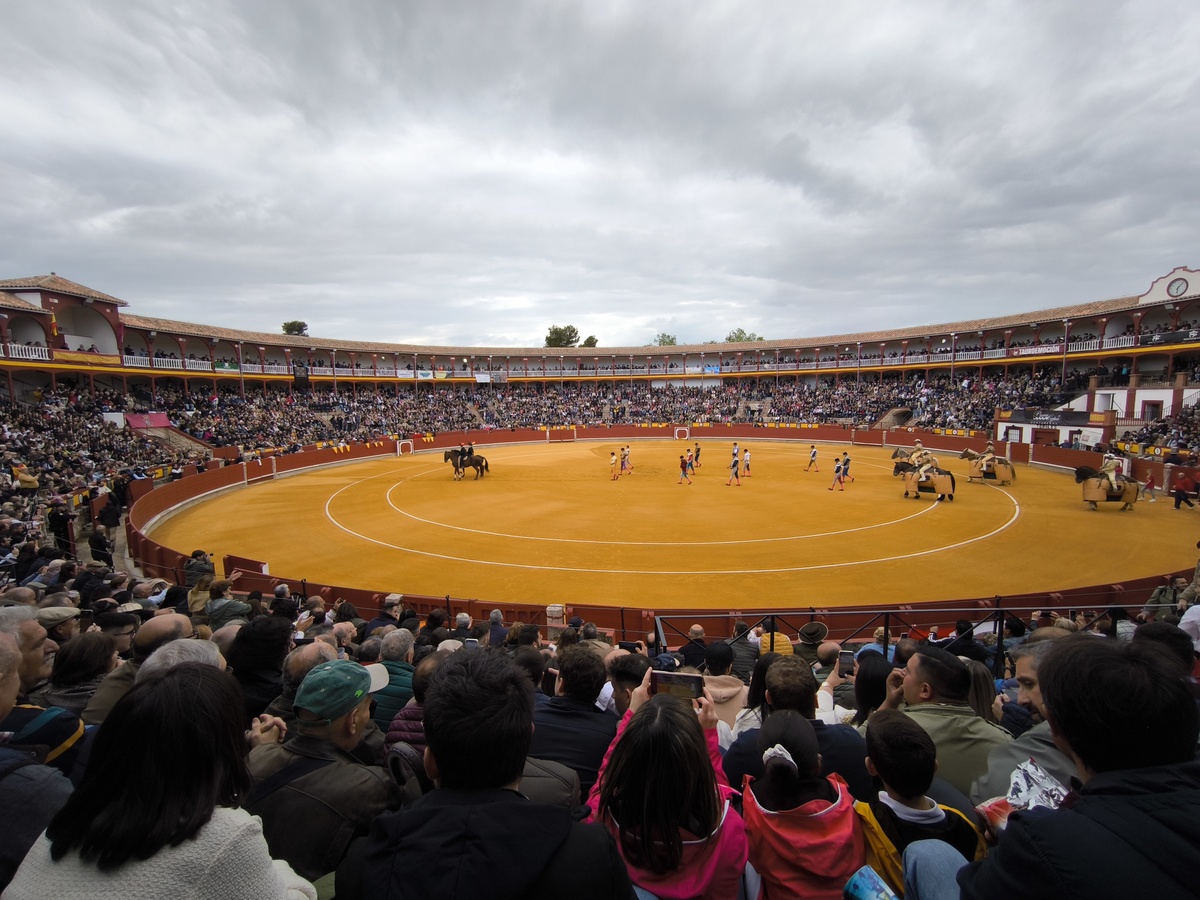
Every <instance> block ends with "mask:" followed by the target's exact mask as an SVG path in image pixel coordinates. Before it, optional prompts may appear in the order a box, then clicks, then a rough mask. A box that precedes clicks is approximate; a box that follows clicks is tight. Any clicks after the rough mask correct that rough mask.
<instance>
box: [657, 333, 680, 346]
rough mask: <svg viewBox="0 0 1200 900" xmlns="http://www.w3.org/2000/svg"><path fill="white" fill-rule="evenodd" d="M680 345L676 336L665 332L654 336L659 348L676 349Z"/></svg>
mask: <svg viewBox="0 0 1200 900" xmlns="http://www.w3.org/2000/svg"><path fill="white" fill-rule="evenodd" d="M676 343H678V342H677V341H676V340H675V335H673V334H667V333H666V332H665V331H660V332H659V333H658V334H656V335H655V336H654V344H655V346H658V347H674V346H675V345H676Z"/></svg>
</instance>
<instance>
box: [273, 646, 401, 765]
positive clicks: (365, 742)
mask: <svg viewBox="0 0 1200 900" xmlns="http://www.w3.org/2000/svg"><path fill="white" fill-rule="evenodd" d="M335 659H337V651H336V650H334V649H333V647H331V646H329V644H326V643H325V642H323V641H316V642H314V643H312V644H305V645H303V646H300V647H297V648H296V649H295V650H293V651H292V652H291V653H289V654H288V655H287V657H286V658H285V659H284V661H283V681H282V688H281V689H280V691H279V696H278V697H276V698H275V699H274V700H272V701H271V703H270V705H269V706H267V709H266V714H267V715H269V716H277V717H278V718H280V719H282V720H283V722H284V724H285V725H286V726H287V729H288V730H287V732H286V733H285V734H284V736H283V739H284V741H285V742H286V741H290V740H291V739H292V738H294V737H295V736H296V735H298V734H299V733H300V731H299V729H297V728H294V727H293V726H294V725H295V722H296V709H295V701H296V692H297V691H298V690H300V685H301V684H303V683H304V676H305V675H307V674H308V673H309V672H311V671H312V670H313V669H315V668H316V667H317V666H319V665H321V663H326V662H331V661H333V660H335ZM352 752H353V754H354V756H355V757H356V758H357V759H359V760H361V761H362V762H363V763H365V764H367V765H369V766H381V765H383V754H384V749H383V732H382V731H380V729H379V726H378V725H376V724H375V722H374V720H371V721H370V722H368V723H367V725H366V727H365V729H364V734H363V739H362V743H360V744H359V745H358V746H357V747H355V748H354V750H353V751H352Z"/></svg>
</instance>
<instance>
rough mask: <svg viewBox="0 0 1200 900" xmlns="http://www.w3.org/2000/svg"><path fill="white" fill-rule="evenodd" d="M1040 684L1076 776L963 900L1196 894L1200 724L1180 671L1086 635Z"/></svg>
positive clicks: (1046, 667) (976, 870)
mask: <svg viewBox="0 0 1200 900" xmlns="http://www.w3.org/2000/svg"><path fill="white" fill-rule="evenodd" d="M1038 683H1039V685H1040V687H1041V693H1042V703H1043V706H1044V708H1045V710H1046V715H1047V720H1048V721H1049V722H1050V728H1051V730H1052V731H1053V733H1054V736H1055V739H1056V741H1057V742H1058V743H1059V745H1060V746H1061V747H1063V749H1064V750H1066V751H1067V752H1068V753H1069V754H1070V755H1071V756H1072V758H1073V759H1074V760H1075V765H1076V767H1077V769H1078V770H1079V778H1078V780H1077V781H1076V782H1075V783H1074V790H1072V791H1071V792H1070V793H1069V794H1068V795H1067V797H1066V798H1065V799H1064V800H1063V802H1062V804H1061V805H1060V806H1059V808H1058V809H1043V808H1039V809H1032V810H1028V811H1024V812H1016V813H1013V814H1012V815H1011V816H1010V817H1009V819H1008V825H1007V827H1006V828H1005V829H1004V831H1003V833H1002V834H1001V836H1000V843H999V845H998V846H997V847H996V848H995V849H993V850H992V851H991V852H990V853H989V854H988V856H987V858H986V859H985V860H983V861H982V862H978V863H972V864H971V865H969V866H966V867H963V868H962V869H961V871H959V872H958V885H959V888H960V889H961V892H962V896H963V897H964V898H967V897H969V898H975V897H995V898H1004V900H1012V898H1013V897H1022V898H1047V900H1049V898H1055V900H1058V898H1071V897H1081V898H1082V897H1129V896H1143V897H1154V898H1155V900H1163V898H1184V897H1188V898H1192V897H1195V896H1196V873H1197V871H1200V829H1198V828H1197V827H1196V812H1195V811H1196V809H1197V807H1198V805H1200V761H1197V759H1196V741H1197V737H1198V736H1200V715H1198V714H1197V709H1196V703H1195V701H1194V700H1193V698H1192V695H1191V691H1190V690H1189V688H1188V686H1187V684H1186V683H1185V682H1184V680H1183V679H1182V678H1180V677H1179V673H1178V671H1177V670H1176V668H1172V663H1171V662H1170V661H1169V660H1168V659H1166V658H1164V652H1163V651H1162V650H1161V649H1160V648H1159V647H1156V646H1154V645H1153V643H1145V642H1127V641H1120V640H1115V639H1108V640H1104V639H1099V638H1095V637H1092V636H1091V635H1079V636H1076V637H1071V638H1066V639H1064V640H1061V641H1059V642H1058V643H1057V644H1056V645H1055V646H1054V648H1053V649H1052V650H1050V651H1049V652H1048V653H1047V655H1046V657H1045V659H1044V660H1042V662H1041V665H1040V666H1039V667H1038ZM910 849H911V848H910ZM922 852H923V850H918V851H917V854H918V856H919V855H920V854H921V853H922ZM910 863H913V864H915V865H912V866H911V868H913V869H916V870H918V871H919V869H920V865H921V861H920V859H919V858H915V859H913V860H910V859H909V858H908V856H907V854H906V858H905V866H906V878H907V877H908V874H907V870H908V869H909V868H910ZM918 886H919V888H920V890H921V895H922V896H924V891H925V888H926V887H927V885H926V884H925V883H923V882H918Z"/></svg>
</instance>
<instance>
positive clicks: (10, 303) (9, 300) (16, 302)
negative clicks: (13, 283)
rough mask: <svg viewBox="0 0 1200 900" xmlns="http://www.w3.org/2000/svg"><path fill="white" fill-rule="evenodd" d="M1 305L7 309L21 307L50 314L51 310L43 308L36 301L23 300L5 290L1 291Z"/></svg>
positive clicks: (28, 310) (27, 310)
mask: <svg viewBox="0 0 1200 900" xmlns="http://www.w3.org/2000/svg"><path fill="white" fill-rule="evenodd" d="M0 306H2V307H4V308H5V309H19V310H22V311H23V312H39V313H46V314H49V310H45V309H42V308H41V307H40V306H38V305H37V304H36V303H30V302H29V301H28V300H22V299H21V298H20V297H14V296H13V295H12V294H6V293H5V292H4V291H0Z"/></svg>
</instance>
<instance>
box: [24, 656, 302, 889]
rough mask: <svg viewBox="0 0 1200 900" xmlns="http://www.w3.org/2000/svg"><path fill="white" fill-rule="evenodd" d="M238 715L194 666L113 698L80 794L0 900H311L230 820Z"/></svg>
mask: <svg viewBox="0 0 1200 900" xmlns="http://www.w3.org/2000/svg"><path fill="white" fill-rule="evenodd" d="M240 709H241V701H240V698H239V697H238V689H237V684H236V683H235V682H234V681H233V678H232V677H230V676H229V675H227V674H225V673H223V672H220V671H218V670H216V669H214V668H212V667H211V666H205V665H198V664H194V663H189V664H185V665H181V666H178V667H175V668H173V669H171V670H169V671H167V672H163V673H161V674H159V675H158V676H157V677H154V678H149V679H147V680H145V681H144V682H143V683H142V684H140V685H138V686H137V687H135V688H134V689H133V690H131V691H130V692H129V693H128V694H126V695H125V696H124V697H122V698H121V699H120V700H119V701H118V702H117V704H116V705H115V706H114V707H113V710H112V713H111V715H110V716H109V718H108V721H107V724H106V725H105V726H104V727H103V728H101V729H100V730H99V731H98V733H97V735H96V740H95V742H94V745H93V747H92V752H91V757H90V759H89V760H88V764H87V768H86V770H85V772H84V775H83V780H82V782H81V784H80V785H79V787H78V789H77V790H76V791H75V793H74V794H72V795H71V797H70V799H68V800H67V802H66V805H64V806H63V808H62V809H61V810H59V812H58V814H57V815H55V816H54V818H53V819H52V820H51V822H50V825H49V827H48V828H47V829H46V832H45V834H43V835H42V837H41V838H39V839H38V841H37V843H36V844H34V846H33V849H31V850H30V851H29V854H28V855H27V856H26V857H25V861H24V862H23V863H22V864H21V868H20V869H19V870H18V871H17V874H16V876H15V877H14V878H13V881H12V883H11V884H10V885H9V887H8V890H7V891H6V892H5V897H6V898H14V900H34V898H42V897H45V896H47V892H48V891H49V892H51V893H53V895H54V896H56V897H63V898H70V897H112V898H129V897H138V896H142V895H144V894H146V893H147V889H148V886H151V887H150V888H149V889H150V891H152V892H153V893H154V894H156V895H159V896H181V897H183V896H186V897H195V898H211V900H226V898H229V897H246V896H253V897H263V898H279V900H285V898H286V900H295V898H309V900H315V898H316V891H315V890H313V887H312V885H310V884H308V883H307V882H305V881H304V880H303V879H301V878H299V877H297V875H296V874H295V873H294V872H293V871H292V870H291V869H290V868H288V867H287V866H286V865H282V864H280V863H278V862H275V861H273V860H272V859H271V856H270V853H269V851H268V849H267V845H266V843H265V842H264V841H263V836H262V831H261V829H260V826H259V822H258V820H257V819H255V818H254V817H253V816H251V815H248V814H247V813H246V812H245V811H243V810H241V809H239V808H238V804H239V803H240V802H241V801H242V799H243V798H244V797H245V796H246V794H247V793H248V791H249V789H250V776H249V773H248V772H247V771H246V762H245V755H244V754H245V741H244V738H243V733H242V722H241V715H240V712H239V711H240ZM147 735H154V736H156V738H157V739H156V740H147ZM114 772H136V773H138V777H137V778H114V777H113V773H114ZM180 772H186V773H187V777H186V778H185V777H180V775H179V773H180ZM147 784H153V785H154V802H153V803H147V802H146V797H145V786H146V785H147Z"/></svg>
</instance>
